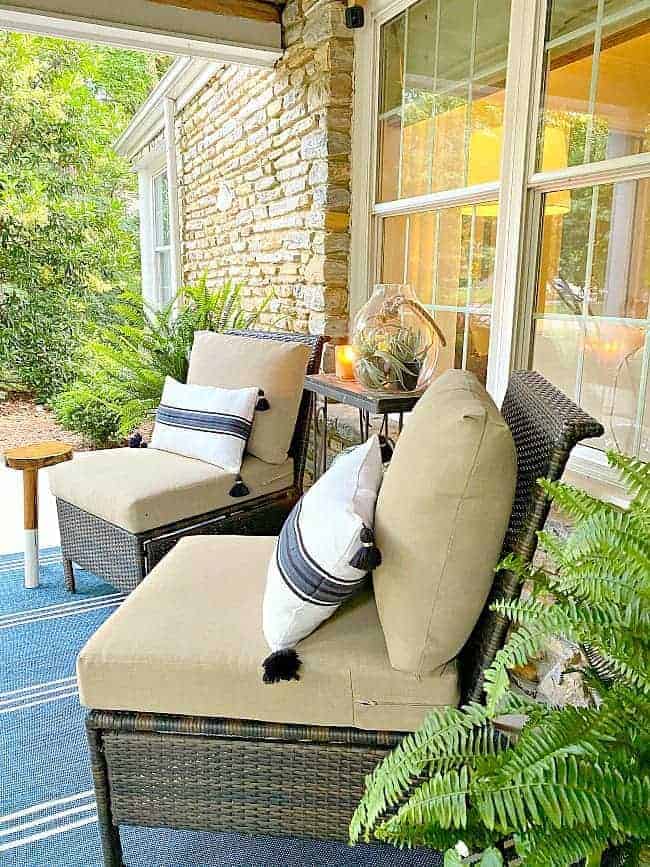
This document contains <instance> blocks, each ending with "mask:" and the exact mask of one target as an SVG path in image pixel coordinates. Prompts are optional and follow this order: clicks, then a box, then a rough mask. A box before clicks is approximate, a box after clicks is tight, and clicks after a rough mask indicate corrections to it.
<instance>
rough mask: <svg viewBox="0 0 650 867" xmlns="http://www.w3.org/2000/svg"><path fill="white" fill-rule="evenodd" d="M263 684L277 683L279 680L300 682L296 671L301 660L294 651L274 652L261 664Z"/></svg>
mask: <svg viewBox="0 0 650 867" xmlns="http://www.w3.org/2000/svg"><path fill="white" fill-rule="evenodd" d="M262 665H263V667H264V677H263V680H264V683H279V682H280V681H281V680H300V675H299V674H298V669H299V668H300V666H301V665H302V660H301V659H300V657H299V656H298V654H297V653H296V651H295V650H276V651H275V653H272V654H271V655H270V656H267V657H266V659H265V660H264V662H263V663H262Z"/></svg>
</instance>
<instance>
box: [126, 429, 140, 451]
mask: <svg viewBox="0 0 650 867" xmlns="http://www.w3.org/2000/svg"><path fill="white" fill-rule="evenodd" d="M128 443H129V448H130V449H139V448H140V446H141V445H142V434H141V433H140V431H139V430H136V431H134V432H133V433H132V434H131V436H130V437H129V439H128Z"/></svg>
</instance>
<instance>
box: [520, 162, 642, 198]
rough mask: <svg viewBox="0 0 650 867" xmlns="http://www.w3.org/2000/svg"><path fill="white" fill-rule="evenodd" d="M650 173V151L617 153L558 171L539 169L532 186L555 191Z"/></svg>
mask: <svg viewBox="0 0 650 867" xmlns="http://www.w3.org/2000/svg"><path fill="white" fill-rule="evenodd" d="M647 177H650V153H643V154H631V155H629V156H624V157H613V158H612V159H609V160H602V161H601V162H598V163H587V164H586V165H581V166H570V167H569V168H566V169H559V170H558V171H555V172H536V173H535V174H534V175H533V176H532V177H531V179H530V181H529V184H528V186H529V187H530V189H531V190H539V191H540V192H544V193H551V192H555V191H557V190H574V189H576V188H578V187H590V186H592V184H607V183H614V182H616V181H627V180H637V179H638V178H647Z"/></svg>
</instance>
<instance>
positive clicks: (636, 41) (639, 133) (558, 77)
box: [537, 0, 650, 171]
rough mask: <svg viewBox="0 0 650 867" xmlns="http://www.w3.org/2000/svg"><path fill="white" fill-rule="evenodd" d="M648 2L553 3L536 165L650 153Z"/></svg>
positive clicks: (545, 168)
mask: <svg viewBox="0 0 650 867" xmlns="http://www.w3.org/2000/svg"><path fill="white" fill-rule="evenodd" d="M649 12H650V2H641V3H626V2H624V0H610V2H605V3H604V4H600V5H599V3H598V2H597V0H553V2H552V3H551V9H550V15H549V21H548V28H547V41H546V52H545V93H544V101H543V112H542V129H541V141H542V144H543V146H542V147H541V148H540V152H539V154H538V161H537V162H538V167H539V168H540V169H541V170H543V171H550V170H554V169H560V168H565V167H566V166H574V165H581V164H583V163H589V162H597V161H599V160H604V159H609V158H613V157H621V156H627V155H630V154H637V153H641V152H646V151H648V150H650V64H649V63H648V58H649V57H650V17H649V15H648V13H649Z"/></svg>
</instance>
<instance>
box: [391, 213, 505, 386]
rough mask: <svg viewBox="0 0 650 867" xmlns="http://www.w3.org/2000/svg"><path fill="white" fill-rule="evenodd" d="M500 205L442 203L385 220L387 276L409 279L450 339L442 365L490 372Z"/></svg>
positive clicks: (483, 374) (483, 373)
mask: <svg viewBox="0 0 650 867" xmlns="http://www.w3.org/2000/svg"><path fill="white" fill-rule="evenodd" d="M496 221H497V205H496V203H495V202H490V203H487V204H485V205H476V206H471V205H469V206H467V207H462V208H443V209H439V210H437V211H423V212H422V213H418V214H411V215H410V216H409V217H408V218H406V217H389V218H386V219H384V220H383V250H382V272H381V276H380V279H381V281H382V282H395V281H396V282H402V281H403V279H404V278H403V276H402V273H403V272H400V269H401V268H403V261H404V253H406V280H407V282H409V283H410V284H411V285H412V286H413V288H414V289H415V290H416V292H417V294H418V297H419V298H420V300H421V301H422V302H423V303H424V304H426V305H427V307H428V308H429V310H431V312H432V314H433V316H434V318H435V319H436V321H437V322H438V324H439V325H440V328H441V329H442V332H443V334H444V335H445V338H446V340H447V346H446V347H444V348H443V349H442V350H441V354H440V360H439V367H438V369H439V371H441V372H442V371H443V370H446V369H447V368H449V367H465V368H467V369H468V370H472V371H473V372H474V373H476V375H477V376H478V377H479V378H480V379H481V381H482V382H485V378H486V376H487V359H488V347H489V342H490V321H491V315H492V289H493V277H494V253H495V241H496Z"/></svg>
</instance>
